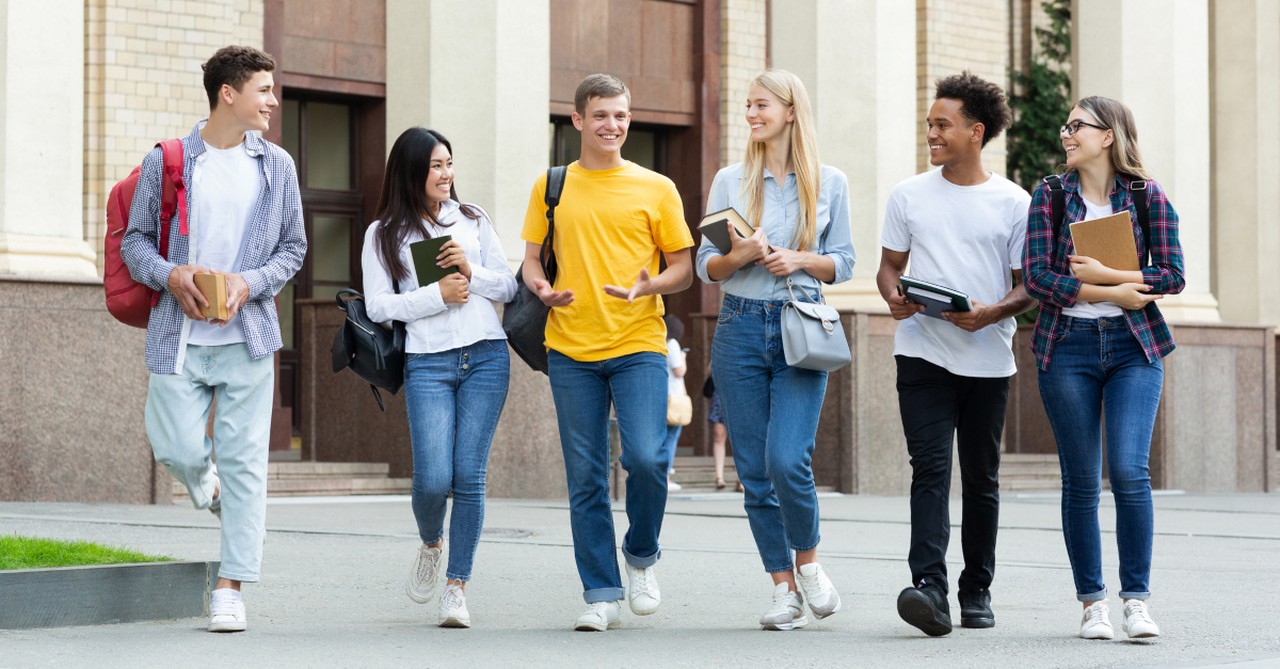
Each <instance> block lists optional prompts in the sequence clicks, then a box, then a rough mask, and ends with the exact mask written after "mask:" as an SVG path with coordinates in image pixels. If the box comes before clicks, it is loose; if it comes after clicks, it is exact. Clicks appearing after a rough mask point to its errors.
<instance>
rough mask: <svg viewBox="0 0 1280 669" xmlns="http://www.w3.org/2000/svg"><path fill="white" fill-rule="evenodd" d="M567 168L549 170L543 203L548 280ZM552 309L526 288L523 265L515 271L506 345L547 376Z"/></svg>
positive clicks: (505, 312)
mask: <svg viewBox="0 0 1280 669" xmlns="http://www.w3.org/2000/svg"><path fill="white" fill-rule="evenodd" d="M565 172H566V168H565V167H564V166H563V165H560V166H558V167H551V168H548V169H547V191H546V195H544V196H543V201H544V202H546V203H547V236H546V237H545V238H543V240H542V250H541V251H540V252H539V254H538V260H539V261H540V263H541V264H542V272H543V274H545V275H546V277H547V281H550V282H551V283H553V284H554V283H555V281H556V273H557V269H558V268H557V266H556V254H555V249H554V248H553V247H552V242H553V241H554V238H555V233H556V217H555V215H556V205H558V204H560V193H562V192H563V191H564V177H565ZM550 313H551V309H550V307H548V306H547V305H545V304H543V303H542V300H541V299H539V298H538V296H537V295H534V294H533V292H532V291H530V290H529V288H528V287H526V286H525V285H524V263H521V264H520V269H519V270H516V296H515V298H514V299H512V300H511V302H510V303H508V304H507V306H505V307H503V309H502V331H503V332H505V333H506V334H507V344H508V345H509V346H511V350H513V351H515V352H516V355H518V356H520V359H521V360H524V362H525V364H527V365H529V367H530V368H532V369H534V370H536V371H539V372H542V373H543V374H546V373H547V345H546V338H547V316H548V315H549V314H550Z"/></svg>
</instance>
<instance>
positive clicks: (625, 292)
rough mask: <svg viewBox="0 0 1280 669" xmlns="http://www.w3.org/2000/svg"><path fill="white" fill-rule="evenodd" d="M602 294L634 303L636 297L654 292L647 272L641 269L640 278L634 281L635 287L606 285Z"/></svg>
mask: <svg viewBox="0 0 1280 669" xmlns="http://www.w3.org/2000/svg"><path fill="white" fill-rule="evenodd" d="M604 292H605V294H606V295H610V296H612V297H616V298H618V299H620V300H626V301H627V302H628V303H630V302H633V301H635V299H636V298H637V297H643V296H645V295H652V294H653V293H654V290H653V282H652V281H651V280H650V278H649V270H648V269H644V268H642V269H641V270H640V277H639V278H638V279H636V282H635V285H633V286H631V287H630V288H623V287H621V286H609V285H606V286H605V287H604Z"/></svg>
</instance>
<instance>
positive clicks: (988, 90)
mask: <svg viewBox="0 0 1280 669" xmlns="http://www.w3.org/2000/svg"><path fill="white" fill-rule="evenodd" d="M933 98H934V99H935V100H937V99H940V98H951V99H953V100H959V101H960V113H962V114H964V115H965V118H968V119H969V120H970V121H973V122H975V123H981V124H982V127H983V133H982V145H983V146H986V145H987V142H990V141H991V140H993V139H995V138H996V137H999V136H1000V133H1001V132H1003V131H1004V129H1005V128H1008V127H1009V124H1010V123H1012V122H1013V112H1011V111H1010V110H1009V102H1008V99H1007V98H1005V95H1004V91H1003V90H1001V88H1000V87H999V86H997V85H995V84H993V83H991V82H990V81H987V80H986V79H983V78H981V77H979V76H977V75H975V74H973V73H972V72H970V71H968V70H965V71H963V72H961V73H960V74H953V75H951V76H949V77H943V78H942V79H939V80H938V81H937V92H936V93H935V94H934V96H933Z"/></svg>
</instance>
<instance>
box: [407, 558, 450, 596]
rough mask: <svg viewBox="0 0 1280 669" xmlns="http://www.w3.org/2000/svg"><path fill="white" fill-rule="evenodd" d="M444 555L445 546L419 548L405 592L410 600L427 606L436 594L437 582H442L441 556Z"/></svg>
mask: <svg viewBox="0 0 1280 669" xmlns="http://www.w3.org/2000/svg"><path fill="white" fill-rule="evenodd" d="M442 555H444V544H443V543H441V544H440V546H438V547H435V546H428V545H426V544H423V545H421V546H419V547H418V557H417V558H416V559H415V560H414V561H413V571H411V572H409V583H408V584H407V585H406V586H405V592H407V593H408V594H409V599H412V600H413V601H415V602H417V603H419V604H426V603H427V602H429V601H431V596H432V595H434V594H435V592H436V581H438V580H440V556H442Z"/></svg>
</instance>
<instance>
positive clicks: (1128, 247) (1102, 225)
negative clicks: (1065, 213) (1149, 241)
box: [1071, 211, 1139, 271]
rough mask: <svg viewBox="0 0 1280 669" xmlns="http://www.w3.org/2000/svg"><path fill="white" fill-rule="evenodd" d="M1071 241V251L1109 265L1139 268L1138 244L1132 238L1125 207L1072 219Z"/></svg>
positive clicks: (1123, 268) (1131, 227) (1119, 268)
mask: <svg viewBox="0 0 1280 669" xmlns="http://www.w3.org/2000/svg"><path fill="white" fill-rule="evenodd" d="M1071 241H1072V242H1073V243H1074V244H1075V247H1076V250H1075V255H1078V256H1089V257H1090V258H1093V259H1094V260H1097V261H1098V262H1100V263H1102V264H1103V265H1106V266H1107V267H1110V268H1111V269H1118V270H1121V271H1130V270H1137V269H1139V268H1138V246H1137V244H1136V243H1135V242H1134V240H1133V222H1132V221H1131V219H1130V218H1129V212H1128V211H1122V212H1120V213H1118V214H1112V215H1110V216H1106V217H1103V218H1095V219H1093V220H1092V221H1080V222H1078V223H1072V224H1071Z"/></svg>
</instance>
